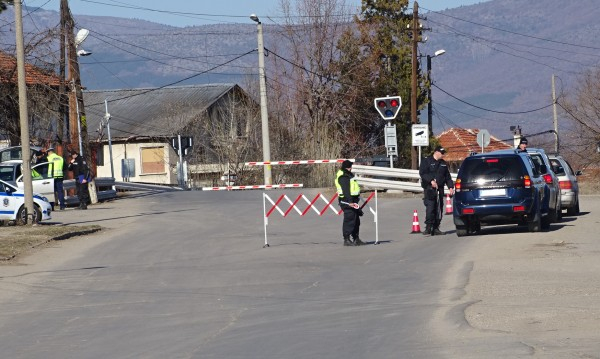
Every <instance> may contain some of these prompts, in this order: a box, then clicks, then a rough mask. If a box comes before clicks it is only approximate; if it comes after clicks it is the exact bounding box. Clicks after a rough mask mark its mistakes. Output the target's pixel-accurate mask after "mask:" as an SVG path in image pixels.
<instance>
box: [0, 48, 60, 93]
mask: <svg viewBox="0 0 600 359" xmlns="http://www.w3.org/2000/svg"><path fill="white" fill-rule="evenodd" d="M0 82H3V83H17V59H16V58H14V57H12V56H10V55H8V54H6V53H4V52H2V51H0ZM25 83H26V84H28V85H48V86H58V85H60V78H59V77H58V76H56V75H54V74H52V73H48V72H46V71H44V70H42V69H40V68H39V67H35V66H33V65H31V64H25Z"/></svg>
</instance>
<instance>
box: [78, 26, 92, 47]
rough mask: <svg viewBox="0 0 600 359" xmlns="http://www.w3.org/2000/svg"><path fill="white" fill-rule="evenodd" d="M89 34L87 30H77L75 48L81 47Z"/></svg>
mask: <svg viewBox="0 0 600 359" xmlns="http://www.w3.org/2000/svg"><path fill="white" fill-rule="evenodd" d="M89 34H90V30H88V29H81V30H79V31H78V32H77V35H76V36H75V47H77V46H79V45H81V43H82V42H84V41H85V39H86V38H87V37H88V35H89Z"/></svg>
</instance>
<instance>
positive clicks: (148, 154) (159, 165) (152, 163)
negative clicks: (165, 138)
mask: <svg viewBox="0 0 600 359" xmlns="http://www.w3.org/2000/svg"><path fill="white" fill-rule="evenodd" d="M164 172H165V149H164V147H146V148H142V173H143V174H148V173H164Z"/></svg>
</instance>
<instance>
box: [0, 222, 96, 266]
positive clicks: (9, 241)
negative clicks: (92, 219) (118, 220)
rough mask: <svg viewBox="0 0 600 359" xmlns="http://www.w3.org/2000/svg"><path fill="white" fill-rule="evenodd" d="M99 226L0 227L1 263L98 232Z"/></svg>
mask: <svg viewBox="0 0 600 359" xmlns="http://www.w3.org/2000/svg"><path fill="white" fill-rule="evenodd" d="M100 229H101V227H100V226H98V225H90V226H53V225H36V226H2V227H0V262H1V261H7V260H10V259H12V258H15V257H16V256H18V255H19V254H22V253H24V252H27V251H29V250H31V249H32V248H36V247H38V246H40V245H42V244H45V243H48V242H49V241H52V240H61V239H67V238H70V237H73V236H78V235H83V234H89V233H93V232H97V231H99V230H100Z"/></svg>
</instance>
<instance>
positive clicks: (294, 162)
mask: <svg viewBox="0 0 600 359" xmlns="http://www.w3.org/2000/svg"><path fill="white" fill-rule="evenodd" d="M344 161H345V159H337V160H299V161H266V162H246V163H244V164H245V165H246V166H269V165H271V166H275V165H313V164H318V163H342V162H344ZM350 161H352V162H354V159H350Z"/></svg>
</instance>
